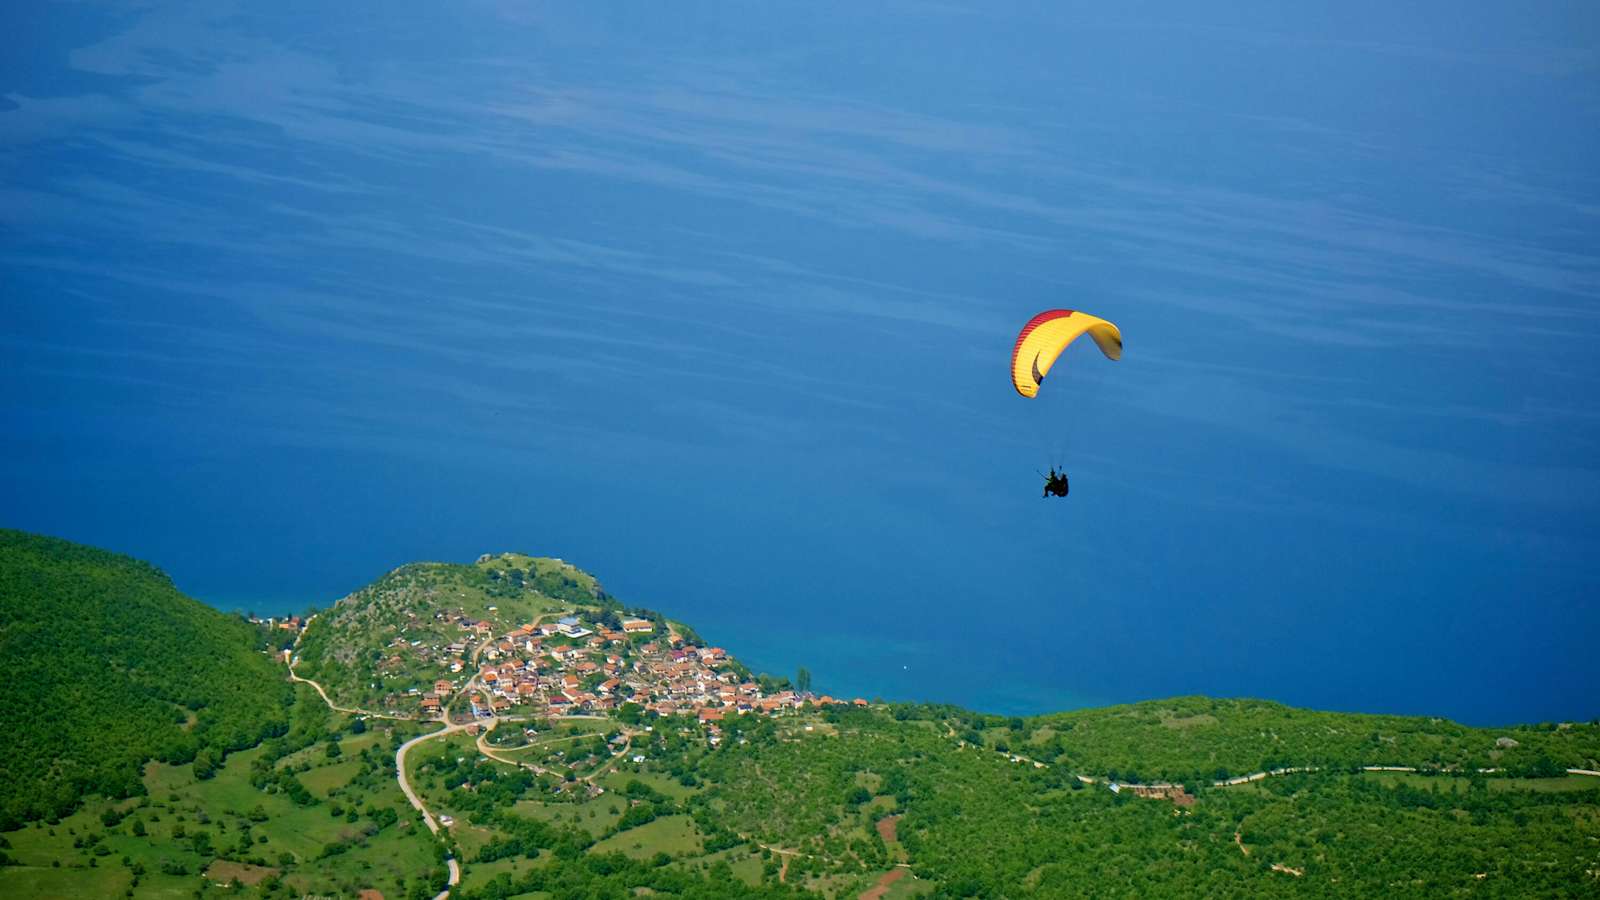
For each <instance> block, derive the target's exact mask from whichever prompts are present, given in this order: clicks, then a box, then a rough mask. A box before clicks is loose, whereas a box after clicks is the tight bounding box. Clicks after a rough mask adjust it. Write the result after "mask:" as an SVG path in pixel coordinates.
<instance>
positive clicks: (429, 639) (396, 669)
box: [295, 553, 668, 715]
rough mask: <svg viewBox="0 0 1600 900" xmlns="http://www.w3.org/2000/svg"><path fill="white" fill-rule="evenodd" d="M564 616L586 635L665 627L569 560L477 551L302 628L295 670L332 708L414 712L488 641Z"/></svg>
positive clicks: (423, 566)
mask: <svg viewBox="0 0 1600 900" xmlns="http://www.w3.org/2000/svg"><path fill="white" fill-rule="evenodd" d="M566 615H576V616H582V617H583V619H584V621H585V622H586V623H587V624H588V625H589V626H590V627H591V629H603V628H610V629H615V630H617V631H621V630H622V628H623V625H622V620H623V618H625V617H630V618H632V617H638V618H643V619H645V620H647V621H649V622H650V623H651V625H652V628H653V629H654V628H659V629H660V630H662V631H665V630H666V628H667V627H668V625H667V622H666V620H665V619H664V618H663V617H662V616H661V615H660V614H659V613H655V612H653V611H651V610H644V609H639V610H629V609H627V608H625V607H624V606H623V605H622V604H621V603H619V602H617V601H616V600H615V599H614V598H612V597H611V596H610V595H609V594H607V593H606V592H605V590H604V589H602V588H601V586H600V582H599V581H598V580H597V579H595V578H594V576H592V575H590V574H588V573H587V572H584V571H583V570H581V569H579V568H578V567H576V566H574V565H572V564H571V563H567V562H564V561H562V560H559V559H550V558H545V557H533V556H526V555H523V554H518V553H501V554H485V555H483V556H481V557H479V558H478V560H477V562H475V563H472V564H455V563H437V562H426V563H412V564H410V565H405V566H401V567H400V568H398V569H395V570H394V571H392V572H389V573H388V574H386V575H384V576H383V577H382V578H379V579H378V580H377V581H375V582H373V583H372V584H370V585H368V586H366V587H364V588H361V589H360V590H358V591H355V592H353V593H351V594H350V595H349V596H346V597H343V598H341V599H340V600H339V601H337V602H336V603H334V605H333V607H332V608H331V609H329V610H328V611H326V612H325V613H323V614H320V615H318V616H316V617H315V618H314V619H313V620H312V621H311V622H310V624H309V625H308V626H307V627H306V630H305V633H304V635H303V636H302V639H301V641H300V644H299V647H298V650H297V654H296V667H295V671H296V673H297V674H299V675H300V676H302V677H305V678H310V679H313V680H315V681H318V682H320V683H321V684H322V686H323V688H324V689H325V690H327V691H328V693H329V696H330V697H333V698H334V699H335V700H336V702H338V703H340V704H343V705H347V706H350V707H353V708H363V709H372V710H381V711H383V712H385V713H388V714H396V715H417V714H418V713H419V711H420V708H421V700H422V699H423V695H424V694H427V693H430V692H432V691H434V688H435V685H436V684H437V683H438V682H440V681H452V680H453V681H456V682H461V681H462V680H463V678H462V677H461V674H460V673H461V672H462V671H463V670H465V669H469V668H470V667H471V665H472V663H473V661H474V659H475V657H476V653H475V651H476V650H477V649H478V648H479V647H480V646H481V645H482V643H483V642H484V641H485V640H486V639H488V638H491V637H504V636H506V635H508V634H510V633H511V632H512V631H514V630H515V629H516V628H517V627H518V626H519V625H530V626H535V625H538V624H540V623H543V622H546V621H550V622H553V621H554V620H555V619H556V618H558V617H561V616H566ZM551 627H552V628H553V627H554V626H553V625H552V626H551ZM585 633H586V634H588V633H592V631H586V632H585ZM489 655H490V658H493V657H494V656H496V655H498V651H494V650H492V649H491V651H490V654H489ZM469 674H470V673H469Z"/></svg>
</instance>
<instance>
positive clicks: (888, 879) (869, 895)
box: [856, 824, 910, 900]
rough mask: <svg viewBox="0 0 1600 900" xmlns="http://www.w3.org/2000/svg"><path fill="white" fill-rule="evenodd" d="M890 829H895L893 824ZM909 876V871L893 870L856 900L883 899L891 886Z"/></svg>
mask: <svg viewBox="0 0 1600 900" xmlns="http://www.w3.org/2000/svg"><path fill="white" fill-rule="evenodd" d="M889 827H891V828H893V827H894V826H893V825H892V824H891V825H890V826H889ZM908 874H910V870H909V869H891V870H890V871H889V872H887V873H886V874H885V875H884V876H883V877H882V878H879V879H878V883H877V884H875V885H873V886H872V887H870V888H867V889H866V890H864V891H862V892H861V896H860V897H857V898H856V900H878V898H880V897H882V896H883V895H884V894H887V893H889V886H890V885H892V884H894V883H895V882H896V881H899V880H900V879H902V878H904V877H906V875H908Z"/></svg>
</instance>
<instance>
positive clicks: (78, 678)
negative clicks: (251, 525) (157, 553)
mask: <svg viewBox="0 0 1600 900" xmlns="http://www.w3.org/2000/svg"><path fill="white" fill-rule="evenodd" d="M260 646H261V645H260V634H259V632H258V631H257V629H255V628H253V627H251V626H250V625H249V624H248V623H246V622H244V621H241V620H240V619H238V618H237V617H234V616H228V615H225V614H223V613H221V612H218V611H217V610H215V609H213V608H211V607H209V606H206V605H205V604H203V603H201V602H199V601H197V600H194V599H192V598H189V597H186V596H184V595H183V594H182V593H180V592H179V591H178V590H177V588H175V587H173V585H172V582H171V580H170V579H168V578H167V576H166V575H165V574H163V573H162V572H161V571H160V570H159V569H157V568H155V567H154V566H151V565H149V564H148V563H144V562H140V561H139V560H136V559H133V558H131V557H127V556H121V555H118V554H115V553H110V552H107V551H104V550H97V549H95V548H93V547H86V546H83V545H81V544H74V543H72V542H70V541H64V540H58V539H56V538H50V537H43V536H40V535H33V534H28V533H25V532H21V531H9V530H0V666H3V667H4V670H5V672H6V684H7V686H8V688H9V690H8V692H7V694H8V696H7V698H6V699H7V702H6V703H4V704H0V828H4V827H7V826H8V825H11V824H15V823H17V822H19V821H22V820H26V819H31V818H37V817H40V816H58V815H62V814H64V813H66V812H67V811H69V810H71V809H72V808H73V807H75V806H76V805H77V803H78V802H79V800H80V798H81V797H82V796H83V795H85V794H88V793H98V794H103V795H107V796H113V797H118V796H126V795H130V794H135V793H139V792H142V791H143V790H144V787H143V785H142V783H141V781H140V766H141V764H142V763H144V762H145V761H146V760H149V759H159V760H162V761H165V762H168V763H188V762H191V761H197V762H198V764H199V766H200V768H201V769H202V770H206V769H209V768H214V767H215V766H216V765H217V764H219V763H220V762H221V760H222V757H223V756H224V755H225V754H226V753H227V752H228V751H231V750H238V749H242V748H245V747H250V746H254V745H255V744H256V743H257V742H258V741H260V740H261V739H262V738H263V737H265V736H267V735H270V734H273V733H278V732H281V731H283V730H284V729H285V728H287V725H288V716H287V712H286V706H287V704H288V701H289V690H288V687H287V686H286V685H285V684H284V683H283V681H282V677H281V674H280V671H279V669H278V667H277V666H276V665H275V664H274V662H273V661H272V660H271V659H270V658H269V657H268V656H267V655H266V654H265V653H263V652H262V651H261V650H260V649H258V648H259V647H260Z"/></svg>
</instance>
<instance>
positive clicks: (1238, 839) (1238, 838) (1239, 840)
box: [1233, 831, 1250, 856]
mask: <svg viewBox="0 0 1600 900" xmlns="http://www.w3.org/2000/svg"><path fill="white" fill-rule="evenodd" d="M1233 842H1234V843H1235V844H1238V845H1239V852H1240V853H1243V854H1244V855H1245V856H1249V855H1250V848H1249V847H1246V846H1245V845H1244V832H1242V831H1235V832H1234V833H1233Z"/></svg>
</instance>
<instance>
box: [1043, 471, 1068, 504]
mask: <svg viewBox="0 0 1600 900" xmlns="http://www.w3.org/2000/svg"><path fill="white" fill-rule="evenodd" d="M1042 474H1043V473H1041V475H1042ZM1043 477H1044V493H1043V494H1042V495H1041V496H1044V497H1048V496H1050V495H1051V494H1054V495H1055V496H1057V497H1065V496H1066V495H1067V473H1066V472H1059V473H1058V472H1056V467H1055V466H1051V467H1050V474H1049V475H1043Z"/></svg>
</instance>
